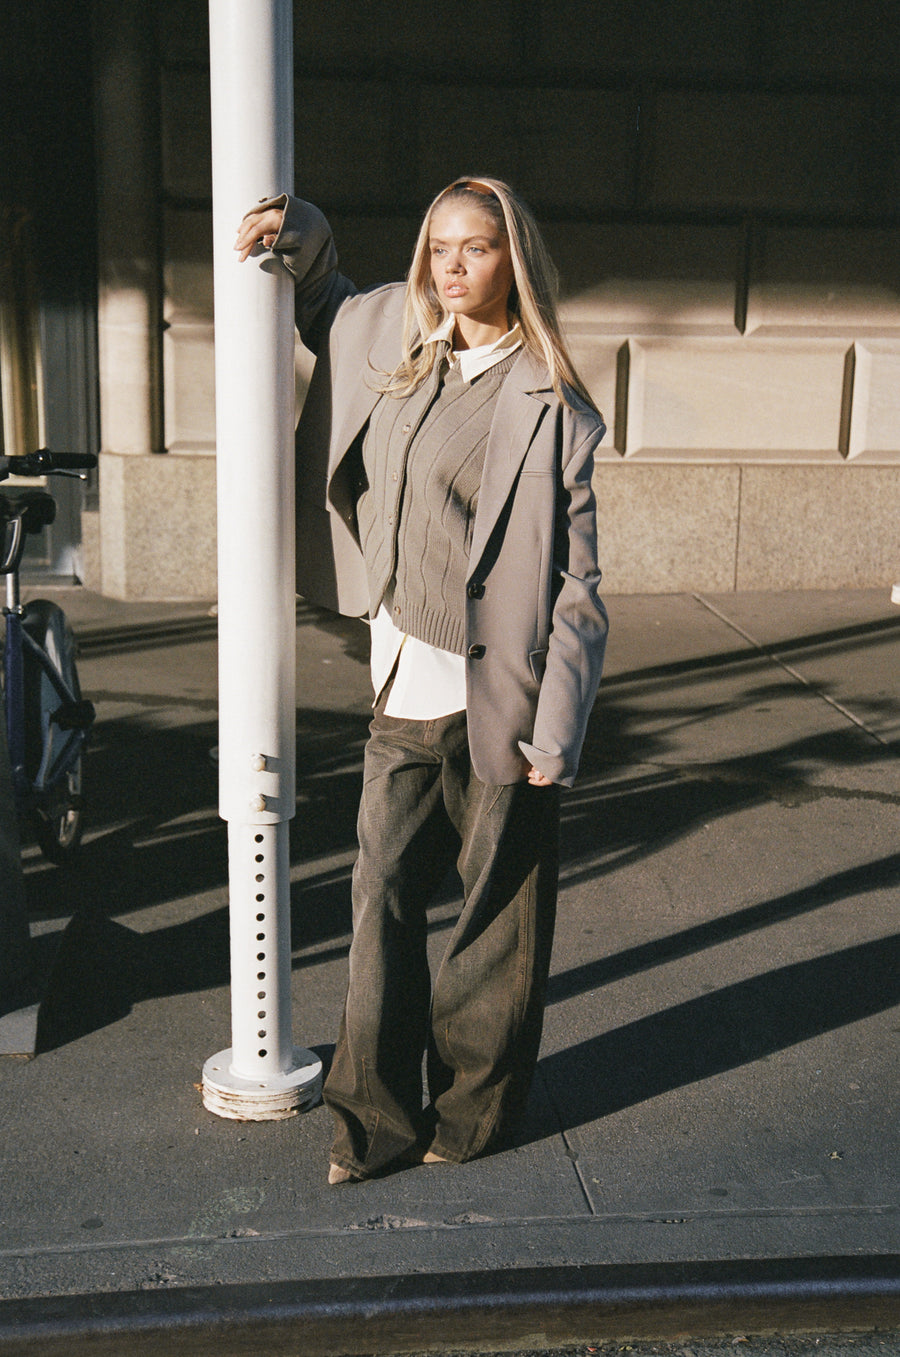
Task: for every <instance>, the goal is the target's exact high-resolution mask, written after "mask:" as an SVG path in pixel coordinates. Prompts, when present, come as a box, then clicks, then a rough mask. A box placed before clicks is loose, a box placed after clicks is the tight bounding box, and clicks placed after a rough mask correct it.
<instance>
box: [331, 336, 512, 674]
mask: <svg viewBox="0 0 900 1357" xmlns="http://www.w3.org/2000/svg"><path fill="white" fill-rule="evenodd" d="M517 357H518V354H512V355H510V356H509V357H508V358H504V359H501V360H500V362H498V363H495V364H494V366H493V367H491V368H489V369H488V370H487V371H486V372H483V373H482V374H481V375H480V376H478V377H476V378H475V379H474V380H473V381H472V382H465V381H464V380H463V379H462V377H461V376H460V374H459V371H458V370H457V369H456V368H453V367H451V368H449V369H447V370H446V371H445V372H443V373H438V372H434V373H432V374H431V376H430V378H429V379H428V381H427V382H425V383H423V385H422V386H421V387H420V388H419V389H418V390H417V391H414V392H413V394H412V395H411V396H408V397H406V398H405V399H403V400H398V399H396V398H392V397H390V396H382V398H381V400H380V401H379V402H378V404H377V405H376V407H375V409H374V411H373V412H372V416H371V419H370V421H369V426H368V429H367V432H366V436H365V440H364V443H363V468H364V473H365V483H366V484H365V488H364V489H363V492H362V494H361V496H360V498H359V500H358V503H357V522H358V525H359V532H360V542H361V545H362V549H363V556H364V559H365V563H366V572H367V576H368V583H369V606H370V610H371V615H372V616H373V617H374V615H375V613H376V612H377V611H378V608H379V606H380V604H381V603H382V602H385V604H386V605H387V606H389V608H390V611H391V618H392V621H393V623H394V625H395V626H396V627H398V628H399V629H400V630H401V631H403V632H406V633H407V634H408V635H410V636H415V637H416V638H417V639H418V640H420V641H425V642H427V643H428V644H429V645H433V646H436V647H437V648H438V649H439V650H449V651H451V652H452V653H453V654H456V655H462V654H464V653H465V582H466V574H467V572H468V559H469V545H470V543H471V540H472V528H473V525H474V522H475V510H476V508H477V506H478V492H479V490H480V488H481V474H482V470H483V468H484V454H485V450H486V448H487V440H488V434H489V433H490V428H491V420H492V419H493V416H494V408H495V406H496V402H497V397H498V395H499V394H500V387H501V386H502V384H503V380H504V378H505V377H506V376H507V375H508V373H509V372H510V371H511V369H512V367H513V364H514V363H515V361H516V359H517Z"/></svg>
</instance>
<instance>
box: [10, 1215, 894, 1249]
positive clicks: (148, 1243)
mask: <svg viewBox="0 0 900 1357" xmlns="http://www.w3.org/2000/svg"><path fill="white" fill-rule="evenodd" d="M898 1214H900V1207H898V1206H895V1205H894V1204H893V1203H887V1204H885V1205H881V1206H877V1205H876V1206H830V1207H829V1206H788V1207H782V1206H758V1207H736V1208H735V1209H734V1210H732V1211H723V1210H721V1208H719V1209H703V1208H701V1209H698V1210H693V1209H691V1208H690V1207H683V1208H681V1209H678V1208H672V1209H669V1210H665V1209H664V1210H656V1211H632V1212H628V1211H620V1212H613V1211H610V1212H608V1213H602V1214H601V1213H595V1214H593V1215H591V1216H581V1217H577V1218H575V1219H574V1220H573V1219H572V1217H571V1216H518V1217H516V1218H514V1219H510V1220H496V1219H493V1220H469V1221H467V1222H466V1223H465V1224H464V1225H459V1224H451V1223H448V1222H447V1221H424V1222H422V1221H420V1222H417V1223H416V1224H415V1225H407V1226H404V1227H400V1228H395V1229H392V1230H390V1231H389V1233H390V1234H400V1233H404V1232H412V1231H416V1232H421V1231H423V1230H428V1231H432V1232H434V1233H436V1234H449V1233H455V1232H456V1231H460V1230H462V1231H465V1232H468V1231H470V1230H478V1231H489V1230H515V1229H530V1228H531V1227H532V1226H534V1225H541V1226H553V1225H558V1226H565V1228H566V1229H569V1230H571V1229H577V1228H578V1227H579V1226H586V1225H590V1226H591V1228H593V1227H594V1226H597V1225H605V1226H608V1225H673V1224H678V1225H691V1224H694V1223H697V1222H705V1221H716V1220H732V1221H733V1220H779V1219H785V1218H788V1219H790V1218H793V1219H808V1220H813V1219H816V1218H825V1217H840V1218H844V1219H854V1218H862V1217H871V1218H873V1219H874V1218H879V1217H882V1216H892V1215H898ZM359 1230H360V1222H359V1221H349V1222H347V1223H346V1224H343V1225H327V1226H318V1227H316V1226H309V1227H306V1228H304V1229H299V1230H298V1229H292V1230H267V1231H265V1232H260V1233H259V1234H258V1235H234V1234H224V1235H163V1236H159V1237H151V1238H148V1239H111V1240H107V1241H101V1240H97V1239H94V1240H91V1241H90V1243H84V1244H80V1243H79V1244H57V1245H47V1246H42V1245H38V1244H35V1245H26V1246H23V1247H21V1248H10V1249H0V1261H2V1260H8V1259H14V1258H37V1257H40V1256H41V1255H46V1256H51V1255H57V1254H59V1255H63V1254H82V1253H106V1252H113V1251H119V1250H124V1249H150V1248H152V1249H159V1248H164V1247H172V1248H175V1247H177V1248H185V1247H187V1248H196V1247H198V1246H206V1245H210V1244H224V1245H238V1246H251V1247H254V1246H255V1247H259V1246H261V1245H265V1244H270V1243H277V1242H278V1241H280V1240H290V1239H304V1238H317V1239H318V1238H329V1237H331V1238H342V1237H343V1236H345V1235H346V1234H347V1233H348V1231H353V1232H357V1231H359ZM386 1233H387V1232H386Z"/></svg>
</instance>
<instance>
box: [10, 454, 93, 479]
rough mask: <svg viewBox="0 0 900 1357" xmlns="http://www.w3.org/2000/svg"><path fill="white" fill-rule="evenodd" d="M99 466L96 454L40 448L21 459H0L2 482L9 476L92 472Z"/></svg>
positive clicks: (13, 457) (14, 457)
mask: <svg viewBox="0 0 900 1357" xmlns="http://www.w3.org/2000/svg"><path fill="white" fill-rule="evenodd" d="M96 465H97V454H96V453H94V452H51V451H50V449H49V448H38V450H37V452H26V453H24V454H23V455H22V456H21V457H16V456H12V457H0V480H5V479H6V477H7V476H52V475H53V473H54V472H59V471H90V470H92V469H93V467H95V466H96Z"/></svg>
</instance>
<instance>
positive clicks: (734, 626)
mask: <svg viewBox="0 0 900 1357" xmlns="http://www.w3.org/2000/svg"><path fill="white" fill-rule="evenodd" d="M691 597H692V598H693V599H694V600H695V601H696V602H697V603H699V604H700V605H701V607H703V608H706V609H707V610H708V611H709V612H711V613H712V614H713V616H714V617H717V618H718V619H719V621H720V622H724V623H725V625H726V627H730V628H731V630H732V631H734V632H737V634H738V636H742V637H743V639H744V640H745V641H747V642H748V643H749V644H750V645H752V646H753V647H754V649H756V650H758V651H759V652H760V654H761V655H767V656H768V657H769V659H771V660H774V661H775V663H776V664H777V665H780V667H781V668H782V669H783V670H784V671H785V673H786V674H790V676H791V678H793V679H796V680H797V682H798V683H801V684H802V685H803V687H804V688H808V689H809V691H810V692H811V693H814V694H815V695H816V697H820V698H821V699H822V701H823V702H827V703H828V705H829V707H833V708H834V709H835V711H838V712H840V714H841V716H844V717H846V719H847V720H848V721H852V722H853V724H854V725H855V726H858V727H859V729H860V730H863V731H865V733H866V734H867V735H869V736H871V738H872V739H873V740H877V741H878V743H879V744H880V745H884V747H885V748H886V749H887V748H890V744H891V742H890V740H885V739H883V738H882V737H881V736H880V735H879V734H878V732H877V731H875V730H872V729H871V728H870V727H869V726H867V725H866V723H865V721H863V720H862V719H861V718H860V717H858V716H855V715H854V714H853V712H852V711H850V710H849V708H847V707H845V706H844V705H843V703H841V702H838V701H837V700H836V699H835V698H833V697H829V696H828V694H827V693H826V692H823V690H822V689H821V688H820V687H818V685H817V684H815V683H811V682H810V680H809V679H807V678H804V677H803V675H802V674H801V673H800V672H799V671H798V670H796V669H795V668H794V667H793V665H790V664H788V662H787V660H784V659H782V657H781V656H780V655H779V653H778V651H777V650H776V649H775V648H774V647H773V646H767V645H763V644H762V643H761V642H760V641H757V639H756V637H755V636H751V635H750V633H749V631H744V629H743V627H741V626H739V625H738V623H737V622H734V621H732V619H731V618H730V617H728V616H726V614H725V613H723V612H720V611H719V609H718V608H717V607H716V606H715V605H714V604H713V603H710V602H709V600H708V599H706V598H704V597H703V595H702V594H692V595H691Z"/></svg>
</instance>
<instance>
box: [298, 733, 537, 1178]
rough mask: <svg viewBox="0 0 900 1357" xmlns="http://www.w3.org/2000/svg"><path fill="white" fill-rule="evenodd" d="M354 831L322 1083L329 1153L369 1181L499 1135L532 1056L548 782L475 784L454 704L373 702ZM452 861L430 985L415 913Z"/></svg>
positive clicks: (521, 1097)
mask: <svg viewBox="0 0 900 1357" xmlns="http://www.w3.org/2000/svg"><path fill="white" fill-rule="evenodd" d="M358 833H359V857H358V859H357V863H356V866H355V868H354V873H353V943H352V946H351V949H350V981H349V987H348V992H347V1000H346V1004H345V1008H344V1015H343V1018H342V1021H341V1027H340V1033H339V1036H338V1043H337V1049H336V1051H335V1056H334V1062H333V1064H332V1067H331V1071H330V1073H329V1075H328V1078H327V1080H326V1083H325V1091H324V1096H325V1102H326V1103H327V1104H328V1106H329V1108H330V1109H331V1112H332V1114H333V1116H334V1118H335V1122H336V1134H335V1139H334V1145H333V1150H332V1155H331V1158H332V1162H333V1163H335V1164H338V1165H340V1166H341V1167H342V1168H346V1169H349V1170H350V1172H351V1173H353V1174H354V1175H355V1176H358V1177H369V1176H372V1175H373V1174H377V1173H379V1172H381V1171H383V1170H384V1169H385V1168H387V1167H388V1166H389V1165H391V1164H392V1163H393V1162H394V1161H396V1160H398V1159H402V1158H403V1157H404V1156H405V1155H407V1154H409V1153H410V1152H412V1151H414V1150H418V1151H422V1150H427V1149H430V1150H432V1151H433V1152H434V1153H435V1154H438V1155H440V1156H441V1158H443V1159H449V1160H454V1161H458V1162H460V1161H463V1160H466V1159H471V1158H473V1157H475V1156H476V1155H479V1154H482V1153H483V1152H484V1151H485V1150H487V1149H488V1148H490V1146H491V1145H492V1144H494V1143H496V1141H497V1140H498V1139H499V1138H500V1136H501V1135H502V1134H503V1133H504V1132H505V1131H507V1130H508V1128H509V1126H510V1124H511V1122H512V1121H513V1120H514V1118H515V1116H516V1114H517V1113H518V1112H519V1111H520V1110H521V1108H522V1106H523V1104H524V1102H525V1098H526V1096H527V1093H528V1089H529V1086H530V1083H531V1079H532V1075H533V1072H534V1067H535V1064H536V1062H537V1055H538V1047H539V1044H540V1037H541V1026H542V1022H543V1009H544V993H545V989H546V981H547V973H548V970H549V966H550V951H551V946H552V941H553V928H554V923H555V916H556V892H557V877H558V869H559V848H558V842H559V788H558V787H532V786H531V785H530V784H529V783H528V782H526V781H524V780H523V781H521V782H516V783H512V784H510V785H501V786H488V785H486V784H485V783H483V782H480V781H479V779H478V778H477V777H476V776H475V774H474V772H473V770H472V766H471V760H470V758H469V747H468V740H467V735H466V718H465V713H464V712H459V713H456V714H455V715H453V716H447V717H441V718H440V719H438V720H433V721H412V720H400V719H396V718H393V717H388V716H384V715H382V714H380V712H377V713H376V715H375V718H374V719H373V721H372V724H371V735H370V739H369V742H368V745H367V746H366V755H365V770H364V787H363V795H362V802H361V805H360V811H359V826H358ZM454 858H455V859H456V866H457V869H458V871H459V875H460V877H461V880H462V885H463V895H464V903H463V907H462V911H461V913H460V915H459V917H458V919H457V921H456V925H455V927H454V929H453V932H452V935H451V937H450V940H449V943H448V945H447V948H446V952H445V954H444V957H443V960H442V962H441V964H440V967H439V969H438V971H437V974H436V976H435V978H434V984H433V987H432V983H431V976H430V973H429V968H428V961H427V957H426V935H427V916H426V910H427V907H428V904H429V901H430V900H431V898H432V897H433V895H434V892H435V890H436V889H437V887H438V886H439V885H440V883H441V881H442V879H443V877H444V875H445V873H446V871H447V868H448V867H449V866H450V865H451V864H452V862H453V860H454ZM426 1052H427V1062H426V1065H427V1092H428V1102H427V1105H425V1106H423V1103H424V1102H425V1100H424V1098H423V1082H422V1064H423V1054H424V1053H426Z"/></svg>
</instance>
